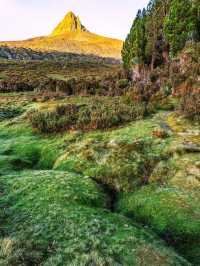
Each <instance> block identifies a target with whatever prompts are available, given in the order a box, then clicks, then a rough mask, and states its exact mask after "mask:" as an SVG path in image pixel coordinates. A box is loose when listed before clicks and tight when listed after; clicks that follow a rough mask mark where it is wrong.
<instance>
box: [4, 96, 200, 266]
mask: <svg viewBox="0 0 200 266" xmlns="http://www.w3.org/2000/svg"><path fill="white" fill-rule="evenodd" d="M8 97H9V101H10V102H12V101H16V96H14V97H13V98H12V97H10V96H9V95H8ZM17 97H19V95H18V96H17ZM19 99H20V97H19V98H18V102H19V106H21V104H22V105H23V106H24V102H23V100H24V95H23V96H21V99H22V102H20V101H19ZM91 99H92V98H90V99H89V100H90V101H91ZM64 101H68V102H69V103H71V102H78V103H81V101H83V102H85V101H88V99H87V98H80V97H78V98H67V99H65V100H64ZM10 102H9V103H10ZM61 102H63V100H60V101H59V100H57V101H56V104H59V103H61ZM54 105H55V101H50V102H45V103H41V102H40V103H37V102H29V101H28V100H27V102H26V104H25V110H24V113H23V114H22V115H21V116H17V117H15V118H11V119H9V120H8V119H6V120H4V121H2V122H1V124H0V141H1V145H0V174H1V176H0V186H1V187H0V193H1V198H0V205H1V207H2V208H1V214H0V219H1V227H0V232H1V242H0V243H1V244H0V246H1V256H0V263H2V265H9V266H10V265H14V266H17V265H128V266H129V265H130V266H132V265H145V266H146V265H152V266H153V265H190V263H189V262H186V261H185V260H184V259H182V258H181V257H180V256H179V255H176V254H175V252H174V251H173V250H172V249H171V248H168V247H166V244H164V243H163V242H162V241H161V240H159V238H158V237H157V236H156V235H154V233H153V232H152V231H154V232H155V233H156V234H157V235H159V237H160V238H163V239H164V240H165V241H166V242H167V245H170V246H172V248H176V250H177V252H178V253H179V254H181V255H182V256H185V258H186V259H188V260H189V261H191V262H192V263H194V264H195V265H198V261H199V256H200V251H199V246H200V243H199V234H200V224H199V220H200V219H199V218H200V217H199V215H200V205H199V196H198V194H199V179H198V178H199V169H200V167H199V166H200V164H199V152H198V151H197V150H198V145H199V142H198V138H199V135H198V124H196V125H195V124H190V123H188V122H187V120H184V119H183V118H182V117H181V116H180V115H179V114H177V113H175V112H163V111H162V112H160V111H159V112H158V113H157V114H155V115H152V116H151V117H147V118H146V119H143V120H139V121H136V122H131V123H128V124H124V125H123V126H121V127H118V128H112V129H109V130H104V131H101V130H96V131H91V132H83V131H69V132H66V133H63V134H57V135H54V134H53V135H42V134H39V133H38V132H37V131H35V130H34V129H32V128H31V126H30V124H29V122H28V120H27V118H26V111H29V109H31V108H32V107H34V108H42V109H46V108H47V109H48V108H49V107H50V108H51V107H52V106H54ZM175 115H176V118H174V117H175ZM177 117H178V119H179V122H180V123H179V124H182V125H181V127H180V125H179V126H178V128H179V129H178V130H177V129H176V127H177V124H176V121H177ZM183 124H184V125H183ZM163 131H165V132H166V134H160V132H161V133H162V132H163ZM193 137H194V139H195V140H194V142H192V144H193V145H196V146H195V147H192V148H193V150H188V147H186V146H185V145H191V141H192V138H193ZM195 149H196V151H194V150H195ZM113 193H114V194H115V195H113ZM112 197H114V199H115V202H113V198H112ZM111 203H112V205H114V206H112V212H111V210H110V204H111ZM113 211H114V212H115V213H113ZM135 222H137V224H136V223H135ZM144 226H145V228H143V227H144ZM147 226H148V227H149V228H147Z"/></svg>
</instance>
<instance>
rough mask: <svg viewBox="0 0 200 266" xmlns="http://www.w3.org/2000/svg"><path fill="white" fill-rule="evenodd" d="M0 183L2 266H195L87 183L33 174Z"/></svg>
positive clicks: (47, 173) (76, 178) (74, 178)
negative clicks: (0, 193)
mask: <svg viewBox="0 0 200 266" xmlns="http://www.w3.org/2000/svg"><path fill="white" fill-rule="evenodd" d="M0 181H1V188H3V196H2V197H1V200H0V205H1V210H2V211H1V218H3V221H4V222H3V223H2V226H1V231H2V232H3V234H2V238H1V242H0V243H1V252H2V253H1V254H2V255H1V258H0V262H1V265H9V266H10V265H119V264H120V265H121V264H122V265H189V264H188V263H187V262H186V261H184V260H183V259H181V258H180V257H179V256H177V255H176V254H175V253H174V252H173V251H172V250H170V249H168V248H166V247H165V246H164V245H163V243H162V242H161V241H159V240H157V238H156V237H155V236H152V235H151V234H149V233H147V232H145V231H144V230H143V229H141V228H139V227H138V226H136V225H133V224H132V223H131V222H130V221H129V220H127V219H126V218H124V217H122V216H120V215H117V214H111V213H109V212H108V211H106V210H105V208H106V201H107V200H106V195H105V194H104V193H103V191H102V190H101V188H99V186H98V185H96V184H95V183H94V182H93V181H92V180H91V179H89V178H87V177H83V176H79V175H76V174H72V173H67V172H56V171H28V172H22V173H20V174H17V175H15V174H13V175H10V176H4V177H1V179H0Z"/></svg>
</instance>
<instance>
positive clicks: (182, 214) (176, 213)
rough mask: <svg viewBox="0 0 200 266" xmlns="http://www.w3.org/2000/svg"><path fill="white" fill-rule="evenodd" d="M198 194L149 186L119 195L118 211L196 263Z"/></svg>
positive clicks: (199, 229)
mask: <svg viewBox="0 0 200 266" xmlns="http://www.w3.org/2000/svg"><path fill="white" fill-rule="evenodd" d="M198 194H199V193H198V192H197V193H191V192H189V191H184V190H181V189H178V188H173V187H167V186H166V187H165V186H164V187H156V186H148V187H144V188H142V189H140V190H139V191H137V192H135V193H132V194H124V195H122V196H121V199H120V200H119V204H118V210H119V211H120V212H121V213H123V214H125V215H127V216H129V217H132V218H134V219H135V220H137V221H138V222H141V223H143V224H145V225H149V226H150V227H151V228H152V229H153V230H154V231H156V232H157V233H158V234H159V235H160V236H162V237H163V238H164V239H165V240H166V241H167V242H168V243H169V244H171V245H173V246H174V247H175V248H176V249H177V250H178V251H179V252H180V253H182V254H183V256H185V257H186V258H188V259H189V260H190V261H192V262H193V263H194V264H195V265H198V262H199V260H200V241H199V239H200V216H199V213H200V204H199V196H198Z"/></svg>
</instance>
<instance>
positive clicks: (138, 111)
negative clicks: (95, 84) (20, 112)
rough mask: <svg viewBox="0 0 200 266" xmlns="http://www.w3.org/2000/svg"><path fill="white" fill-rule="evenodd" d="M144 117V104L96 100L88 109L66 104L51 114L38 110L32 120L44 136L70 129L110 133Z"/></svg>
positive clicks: (115, 100) (31, 115) (88, 105)
mask: <svg viewBox="0 0 200 266" xmlns="http://www.w3.org/2000/svg"><path fill="white" fill-rule="evenodd" d="M144 113H145V108H144V105H143V104H140V103H135V104H134V103H128V102H126V101H125V100H122V99H120V98H116V99H115V98H114V99H99V98H95V99H93V100H92V101H91V102H90V103H88V104H84V105H76V104H65V105H58V106H57V107H56V108H55V109H54V110H51V111H48V110H47V111H46V110H45V111H40V110H34V111H32V112H30V113H29V114H28V118H29V120H30V122H31V125H32V126H33V128H36V129H38V130H39V131H40V132H42V133H55V132H62V131H65V130H68V129H82V130H95V129H107V128H111V127H114V126H118V125H121V124H123V123H126V122H130V121H134V120H136V119H139V118H142V117H143V116H144Z"/></svg>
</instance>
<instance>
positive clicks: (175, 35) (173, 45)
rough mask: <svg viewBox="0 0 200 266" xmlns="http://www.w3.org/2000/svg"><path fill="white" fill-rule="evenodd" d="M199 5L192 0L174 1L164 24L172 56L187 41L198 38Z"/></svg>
mask: <svg viewBox="0 0 200 266" xmlns="http://www.w3.org/2000/svg"><path fill="white" fill-rule="evenodd" d="M197 2H198V1H197ZM198 5H199V4H198V3H195V1H192V0H173V1H172V3H171V5H170V11H169V15H168V16H167V17H166V19H165V25H164V33H165V36H166V39H167V40H168V42H169V44H170V51H171V54H172V56H174V55H176V54H177V53H178V52H179V51H180V50H181V49H183V48H184V46H185V44H186V42H187V41H196V40H197V39H198V35H199V32H198V31H199V29H198V23H199V22H198V14H197V12H198V9H199V8H198Z"/></svg>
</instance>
